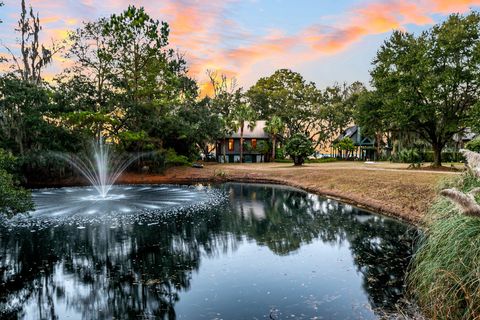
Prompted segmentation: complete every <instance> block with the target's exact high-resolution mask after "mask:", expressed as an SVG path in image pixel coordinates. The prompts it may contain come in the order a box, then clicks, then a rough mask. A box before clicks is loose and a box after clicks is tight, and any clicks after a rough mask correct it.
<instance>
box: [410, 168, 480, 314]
mask: <svg viewBox="0 0 480 320" xmlns="http://www.w3.org/2000/svg"><path fill="white" fill-rule="evenodd" d="M445 187H456V188H457V189H459V190H461V191H463V192H468V191H470V190H472V189H473V188H475V187H480V181H479V179H477V178H475V177H474V176H473V175H472V174H471V173H465V174H464V175H462V176H461V178H458V179H455V180H452V181H449V182H443V186H441V188H445ZM476 200H477V201H478V200H479V198H478V196H477V198H476ZM425 223H426V228H427V230H426V232H425V235H424V236H423V237H422V238H421V239H420V240H419V241H420V243H419V249H418V251H417V253H416V254H415V256H414V259H413V262H412V264H411V266H410V270H409V273H408V277H407V283H408V289H409V292H410V294H411V295H412V296H413V297H414V298H415V299H416V301H417V302H418V305H419V306H420V308H421V309H422V311H423V313H424V314H425V315H426V316H427V317H428V318H432V319H480V218H474V217H468V216H465V215H463V214H461V213H460V212H459V211H458V209H457V207H456V206H455V205H454V204H452V203H451V202H450V201H448V200H447V199H445V198H438V199H437V201H436V202H435V204H434V205H433V207H432V210H431V213H430V214H429V216H428V219H427V220H426V222H425Z"/></svg>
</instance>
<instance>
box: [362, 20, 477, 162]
mask: <svg viewBox="0 0 480 320" xmlns="http://www.w3.org/2000/svg"><path fill="white" fill-rule="evenodd" d="M479 40H480V15H479V14H478V13H476V12H474V13H471V14H469V15H467V16H461V15H458V14H454V15H451V16H450V17H449V18H448V19H447V21H445V22H443V23H441V24H438V25H435V26H434V27H433V28H431V29H429V30H427V31H425V32H423V33H422V34H420V35H419V36H417V37H416V36H414V35H413V34H409V33H405V32H401V31H395V32H394V33H393V34H392V36H391V37H390V39H389V40H387V41H386V42H385V43H384V44H383V45H382V46H381V48H380V50H379V51H378V53H377V56H376V58H375V60H374V62H373V70H372V71H371V75H372V84H373V86H374V87H375V88H376V89H377V91H378V94H379V95H380V97H381V99H382V103H381V104H378V106H376V107H375V108H377V110H378V111H375V112H378V113H379V114H381V115H382V118H383V120H384V122H385V123H388V124H389V129H391V130H397V131H398V130H408V131H412V132H416V133H417V134H418V135H420V136H421V137H422V138H423V139H425V141H428V142H429V143H430V144H431V145H432V148H433V151H434V163H433V164H434V165H435V166H440V165H441V162H442V150H443V148H444V146H445V144H446V143H447V142H449V141H451V139H452V137H453V135H454V134H456V133H458V132H461V131H463V130H464V129H465V127H466V126H467V125H469V123H471V121H472V114H473V113H472V110H473V109H474V107H475V105H476V104H477V101H478V98H479V94H480V83H479V81H478V74H479V72H480V41H479Z"/></svg>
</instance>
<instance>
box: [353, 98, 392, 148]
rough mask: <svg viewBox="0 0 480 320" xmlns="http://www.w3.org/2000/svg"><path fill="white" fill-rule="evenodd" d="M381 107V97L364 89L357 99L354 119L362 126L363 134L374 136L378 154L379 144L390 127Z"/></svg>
mask: <svg viewBox="0 0 480 320" xmlns="http://www.w3.org/2000/svg"><path fill="white" fill-rule="evenodd" d="M382 108H383V102H382V99H381V97H380V96H379V94H378V93H377V92H376V91H364V92H363V93H362V94H360V95H359V97H358V99H357V109H356V111H355V120H356V122H357V124H358V125H359V126H360V127H361V128H362V134H363V136H374V137H375V143H376V149H377V155H380V144H381V142H382V140H383V137H384V135H385V134H386V133H387V132H388V131H389V128H390V123H388V120H387V119H386V118H385V117H384V116H383V114H382Z"/></svg>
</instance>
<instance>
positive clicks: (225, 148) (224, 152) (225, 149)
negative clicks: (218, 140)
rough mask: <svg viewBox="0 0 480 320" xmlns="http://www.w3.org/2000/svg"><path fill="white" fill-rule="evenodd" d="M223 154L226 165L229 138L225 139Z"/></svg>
mask: <svg viewBox="0 0 480 320" xmlns="http://www.w3.org/2000/svg"><path fill="white" fill-rule="evenodd" d="M222 153H223V163H226V162H227V137H223V146H222Z"/></svg>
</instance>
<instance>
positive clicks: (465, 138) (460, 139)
mask: <svg viewBox="0 0 480 320" xmlns="http://www.w3.org/2000/svg"><path fill="white" fill-rule="evenodd" d="M478 136H479V134H478V133H475V132H472V129H470V128H466V129H465V130H464V131H463V132H461V133H457V134H455V135H454V136H453V141H454V143H455V149H456V150H460V149H463V148H465V144H467V142H470V141H472V140H473V139H475V138H477V137H478Z"/></svg>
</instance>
